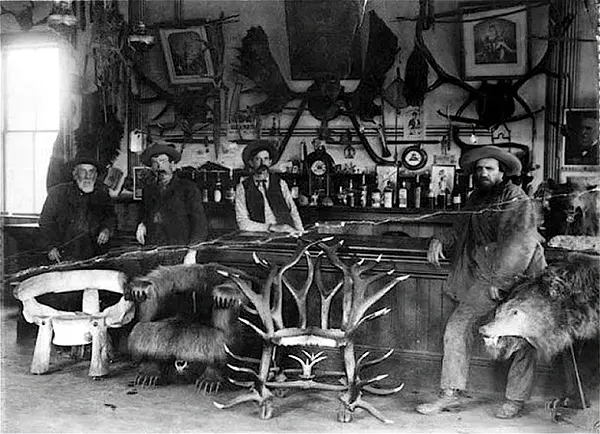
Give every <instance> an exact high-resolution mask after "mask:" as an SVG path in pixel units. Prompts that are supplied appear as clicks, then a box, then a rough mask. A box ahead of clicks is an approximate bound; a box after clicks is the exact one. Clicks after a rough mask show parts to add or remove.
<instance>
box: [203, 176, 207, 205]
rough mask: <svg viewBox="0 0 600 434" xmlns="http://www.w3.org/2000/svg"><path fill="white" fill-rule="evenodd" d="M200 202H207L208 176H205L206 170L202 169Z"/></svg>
mask: <svg viewBox="0 0 600 434" xmlns="http://www.w3.org/2000/svg"><path fill="white" fill-rule="evenodd" d="M202 202H203V203H207V202H208V178H207V176H206V170H203V171H202Z"/></svg>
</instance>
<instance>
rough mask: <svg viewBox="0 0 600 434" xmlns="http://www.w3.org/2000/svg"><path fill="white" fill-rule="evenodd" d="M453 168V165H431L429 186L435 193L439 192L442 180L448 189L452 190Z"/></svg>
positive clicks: (454, 168)
mask: <svg viewBox="0 0 600 434" xmlns="http://www.w3.org/2000/svg"><path fill="white" fill-rule="evenodd" d="M455 170H456V167H454V166H431V188H432V189H433V191H434V193H435V194H436V195H437V194H438V193H439V192H440V189H441V188H442V186H443V183H444V182H445V183H446V188H447V189H448V191H449V192H452V190H453V189H454V172H455Z"/></svg>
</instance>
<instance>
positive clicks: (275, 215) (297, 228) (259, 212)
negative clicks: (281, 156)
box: [235, 140, 304, 234]
mask: <svg viewBox="0 0 600 434" xmlns="http://www.w3.org/2000/svg"><path fill="white" fill-rule="evenodd" d="M276 159H277V149H275V147H274V146H273V145H272V144H271V143H270V142H268V141H265V140H257V141H255V142H252V143H250V144H249V145H247V146H246V147H245V148H244V151H243V152H242V160H243V161H244V164H245V165H246V166H247V167H248V168H249V169H250V172H251V175H250V176H249V177H247V178H246V179H244V180H243V181H242V182H240V183H239V184H238V186H237V188H236V191H235V218H236V221H237V224H238V227H239V228H240V229H241V230H242V231H251V232H281V233H288V234H299V233H301V232H303V230H304V228H303V226H302V220H301V219H300V215H299V214H298V209H297V208H296V204H295V203H294V199H293V198H292V194H291V193H290V189H289V188H288V185H287V184H286V182H285V181H284V180H283V179H281V178H280V177H279V176H277V175H276V174H274V173H271V172H270V168H271V166H272V165H273V163H274V162H275V161H276Z"/></svg>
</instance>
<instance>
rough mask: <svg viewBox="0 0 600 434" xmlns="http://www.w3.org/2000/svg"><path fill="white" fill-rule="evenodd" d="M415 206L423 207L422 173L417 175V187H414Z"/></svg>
mask: <svg viewBox="0 0 600 434" xmlns="http://www.w3.org/2000/svg"><path fill="white" fill-rule="evenodd" d="M413 195H414V196H413V206H414V207H415V208H417V209H419V208H421V179H420V175H417V179H416V180H415V188H414V189H413Z"/></svg>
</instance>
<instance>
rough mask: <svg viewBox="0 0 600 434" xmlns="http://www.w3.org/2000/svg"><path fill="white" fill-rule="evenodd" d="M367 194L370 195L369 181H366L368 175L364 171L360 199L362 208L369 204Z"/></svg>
mask: <svg viewBox="0 0 600 434" xmlns="http://www.w3.org/2000/svg"><path fill="white" fill-rule="evenodd" d="M367 195H368V189H367V181H366V176H365V174H364V173H363V175H362V181H361V184H360V200H359V206H360V207H361V208H365V207H366V206H367Z"/></svg>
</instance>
